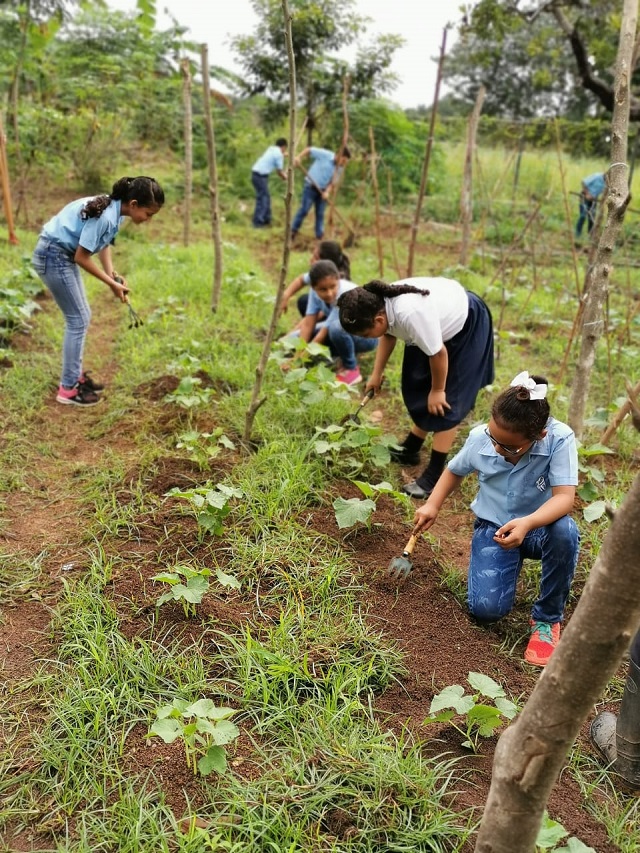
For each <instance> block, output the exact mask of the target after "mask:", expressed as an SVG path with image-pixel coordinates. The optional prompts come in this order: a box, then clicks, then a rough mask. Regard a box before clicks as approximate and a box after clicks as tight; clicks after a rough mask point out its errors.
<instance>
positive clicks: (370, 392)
mask: <svg viewBox="0 0 640 853" xmlns="http://www.w3.org/2000/svg"><path fill="white" fill-rule="evenodd" d="M374 394H375V388H369V390H368V391H367V393H366V394H365V395H364V397H363V398H362V400H361V401H360V405H359V406H358V408H357V409H356V410H355V412H353V413H352V414H350V415H345V416H344V417H343V418H342V420H341V421H340V426H344V425H345V424H348V423H349V421H353V423H354V424H359V423H360V418H359V417H358V416H359V414H360V412H361V411H362V410H363V409H364V407H365V406H366V405H367V403H368V402H369V400H371V399H372V397H373V395H374Z"/></svg>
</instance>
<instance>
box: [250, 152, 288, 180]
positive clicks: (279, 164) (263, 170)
mask: <svg viewBox="0 0 640 853" xmlns="http://www.w3.org/2000/svg"><path fill="white" fill-rule="evenodd" d="M274 169H279V170H280V171H281V172H282V171H283V169H284V154H283V153H282V149H281V148H280V147H279V146H278V145H270V146H269V147H268V148H267V150H266V151H265V152H264V154H263V155H262V157H258V159H257V160H256V162H255V163H254V164H253V167H252V169H251V171H252V172H257V173H258V174H259V175H265V176H266V175H270V174H271V172H273V170H274Z"/></svg>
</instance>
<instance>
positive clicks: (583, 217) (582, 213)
mask: <svg viewBox="0 0 640 853" xmlns="http://www.w3.org/2000/svg"><path fill="white" fill-rule="evenodd" d="M596 204H597V201H596V199H595V198H592V199H586V198H585V197H584V196H581V197H580V208H579V213H578V221H577V222H576V237H579V236H580V235H581V234H582V229H583V228H584V223H585V222H586V223H587V232H588V233H591V231H592V230H593V226H594V224H595V221H596Z"/></svg>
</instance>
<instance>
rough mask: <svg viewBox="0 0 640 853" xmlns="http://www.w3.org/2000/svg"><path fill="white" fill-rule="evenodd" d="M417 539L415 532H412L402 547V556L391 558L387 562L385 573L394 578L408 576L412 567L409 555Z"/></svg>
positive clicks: (398, 578) (400, 578)
mask: <svg viewBox="0 0 640 853" xmlns="http://www.w3.org/2000/svg"><path fill="white" fill-rule="evenodd" d="M417 541H418V536H417V534H412V536H411V538H410V539H409V541H408V542H407V544H406V545H405V547H404V551H403V552H402V556H401V557H394V558H393V560H391V562H390V563H389V568H388V569H387V574H388V575H389V576H390V577H392V578H395V579H396V580H402V579H403V578H406V577H408V575H409V574H410V572H411V570H412V569H413V563H412V562H411V560H410V559H409V557H410V556H411V554H412V553H413V549H414V548H415V547H416V542H417Z"/></svg>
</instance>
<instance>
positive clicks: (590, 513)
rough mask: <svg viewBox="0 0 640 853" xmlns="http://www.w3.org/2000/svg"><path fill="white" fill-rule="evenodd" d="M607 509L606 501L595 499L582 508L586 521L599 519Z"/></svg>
mask: <svg viewBox="0 0 640 853" xmlns="http://www.w3.org/2000/svg"><path fill="white" fill-rule="evenodd" d="M605 510H606V504H605V502H604V501H594V502H593V503H592V504H589V506H586V507H585V508H584V509H583V510H582V515H583V516H584V520H585V521H597V520H598V519H599V518H602V516H603V515H604V513H605Z"/></svg>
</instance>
